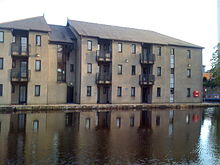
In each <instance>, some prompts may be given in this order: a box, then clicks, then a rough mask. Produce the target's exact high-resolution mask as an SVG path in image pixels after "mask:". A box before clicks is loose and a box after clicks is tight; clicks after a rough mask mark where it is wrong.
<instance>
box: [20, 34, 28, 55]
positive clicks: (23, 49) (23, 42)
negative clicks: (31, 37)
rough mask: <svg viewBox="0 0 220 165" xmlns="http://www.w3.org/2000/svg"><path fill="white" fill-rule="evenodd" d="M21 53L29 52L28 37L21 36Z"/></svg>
mask: <svg viewBox="0 0 220 165" xmlns="http://www.w3.org/2000/svg"><path fill="white" fill-rule="evenodd" d="M21 53H22V54H26V53H27V37H21Z"/></svg>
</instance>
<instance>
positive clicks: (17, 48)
mask: <svg viewBox="0 0 220 165" xmlns="http://www.w3.org/2000/svg"><path fill="white" fill-rule="evenodd" d="M29 53H30V45H20V44H17V43H12V44H11V55H12V56H23V57H25V56H28V55H29Z"/></svg>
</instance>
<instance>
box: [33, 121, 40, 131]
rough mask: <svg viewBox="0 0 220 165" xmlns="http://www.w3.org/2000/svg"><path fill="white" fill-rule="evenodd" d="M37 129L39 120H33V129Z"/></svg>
mask: <svg viewBox="0 0 220 165" xmlns="http://www.w3.org/2000/svg"><path fill="white" fill-rule="evenodd" d="M38 129H39V120H34V121H33V131H34V132H37V131H38Z"/></svg>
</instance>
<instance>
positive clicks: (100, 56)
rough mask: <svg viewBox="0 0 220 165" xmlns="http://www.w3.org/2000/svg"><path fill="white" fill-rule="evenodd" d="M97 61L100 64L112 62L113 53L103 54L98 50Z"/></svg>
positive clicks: (106, 52)
mask: <svg viewBox="0 0 220 165" xmlns="http://www.w3.org/2000/svg"><path fill="white" fill-rule="evenodd" d="M96 59H97V61H99V62H110V61H111V60H112V53H111V51H105V52H103V53H101V52H100V51H99V50H97V51H96Z"/></svg>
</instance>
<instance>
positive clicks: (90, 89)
mask: <svg viewBox="0 0 220 165" xmlns="http://www.w3.org/2000/svg"><path fill="white" fill-rule="evenodd" d="M87 96H92V87H91V86H87Z"/></svg>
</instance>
